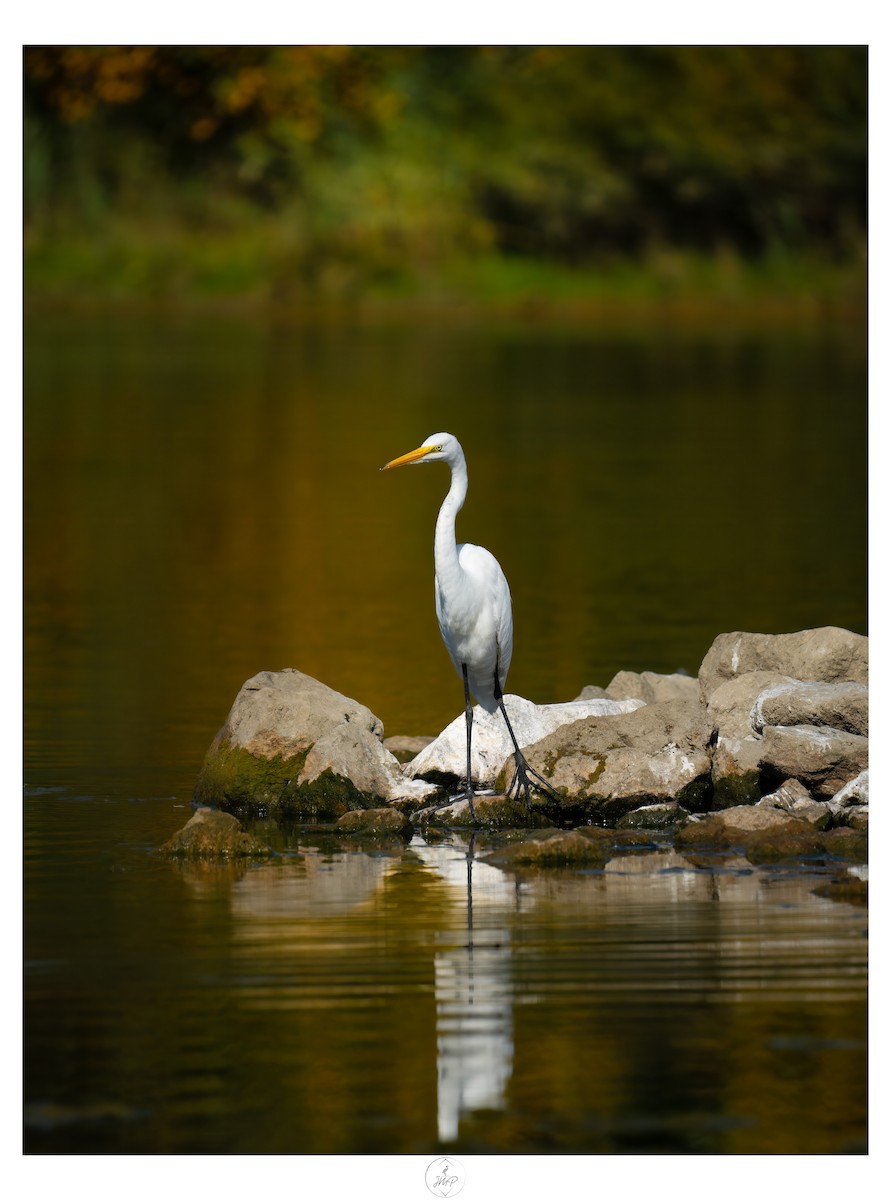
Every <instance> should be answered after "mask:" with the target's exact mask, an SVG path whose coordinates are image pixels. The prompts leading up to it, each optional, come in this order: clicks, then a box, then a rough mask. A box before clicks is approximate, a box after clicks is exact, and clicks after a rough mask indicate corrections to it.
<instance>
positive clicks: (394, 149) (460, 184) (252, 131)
mask: <svg viewBox="0 0 891 1200" xmlns="http://www.w3.org/2000/svg"><path fill="white" fill-rule="evenodd" d="M24 77H25V112H26V138H25V167H26V175H25V179H26V211H27V219H28V222H29V226H30V227H31V228H32V229H34V228H42V227H45V226H47V225H48V224H50V223H52V222H53V221H64V222H68V223H69V224H72V223H73V224H75V225H77V224H81V225H84V224H85V225H88V226H91V227H93V228H94V229H97V228H98V229H101V226H102V223H103V222H104V221H105V220H106V218H107V216H108V214H109V213H115V214H122V213H123V214H128V215H131V216H133V217H134V218H139V217H140V216H145V215H146V214H147V212H148V211H150V210H151V211H155V212H157V211H159V210H160V211H163V212H165V213H167V214H170V213H176V214H177V217H178V219H182V220H192V221H198V222H201V223H204V222H207V221H211V222H212V221H213V220H215V219H223V218H224V216H225V219H227V220H229V219H236V220H246V219H248V218H247V217H246V216H245V212H246V211H248V210H245V209H244V208H239V207H238V206H239V205H247V206H248V209H250V208H251V207H253V208H254V209H256V210H257V212H267V213H270V212H271V213H286V214H290V216H291V217H292V218H293V223H294V227H295V228H299V230H300V231H301V235H300V236H301V239H302V245H303V247H304V251H305V253H306V254H307V255H309V254H311V253H314V254H317V255H320V256H321V257H322V258H326V257H329V256H331V255H334V256H336V255H338V254H340V255H342V256H350V255H353V256H360V257H361V256H362V255H363V254H367V255H369V256H370V257H371V258H375V257H377V258H379V259H380V260H381V261H382V262H383V261H385V260H387V259H388V258H390V259H393V260H397V259H399V260H405V259H406V258H409V259H416V260H419V261H424V260H425V259H427V260H431V261H433V260H437V259H438V258H442V257H447V256H449V255H450V254H453V253H455V252H461V251H466V250H468V249H473V248H474V247H479V246H489V247H491V248H494V249H495V250H498V251H501V252H504V253H508V254H518V255H524V256H531V257H537V258H546V259H553V260H558V261H563V262H570V263H584V262H588V261H592V260H596V259H597V258H598V257H601V256H603V255H612V254H617V253H620V254H626V255H629V254H630V255H638V254H641V253H643V252H646V251H648V250H651V249H652V248H653V247H660V246H669V247H678V248H682V249H695V250H704V251H715V250H719V249H722V248H727V247H729V248H732V249H735V250H737V251H740V252H742V253H745V254H749V255H752V254H757V253H760V252H762V251H765V250H768V249H773V248H776V247H782V248H787V249H789V248H799V247H806V248H807V247H810V248H818V249H820V250H824V251H832V252H835V251H844V250H846V249H849V248H850V247H851V245H853V244H856V243H857V241H858V239H861V238H862V236H863V232H864V229H865V223H866V215H865V214H866V154H867V142H866V50H865V48H862V47H819V46H817V47H813V46H804V47H794V46H791V47H790V46H787V47H758V46H751V47H739V46H724V47H721V46H719V47H700V46H696V47H596V46H581V47H574V46H570V47H565V46H563V47H561V46H532V47H519V46H510V47H499V46H495V47H487V46H462V47H442V46H435V47H423V46H420V47H418V46H415V47H412V46H406V47H377V46H372V47H363V46H279V47H264V46H240V47H239V46H236V47H217V46H206V47H175V46H169V47H152V46H130V47H126V46H124V47H115V46H106V47H86V46H40V47H29V48H26V50H25V58H24ZM233 204H234V205H235V207H234V208H233V207H232V205H233ZM227 205H228V207H227ZM233 213H235V216H234V217H233V216H232V214H233ZM289 219H290V218H289Z"/></svg>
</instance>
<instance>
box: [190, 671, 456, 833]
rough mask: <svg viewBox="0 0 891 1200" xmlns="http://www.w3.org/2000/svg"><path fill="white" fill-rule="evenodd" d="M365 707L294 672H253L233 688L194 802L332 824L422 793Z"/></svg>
mask: <svg viewBox="0 0 891 1200" xmlns="http://www.w3.org/2000/svg"><path fill="white" fill-rule="evenodd" d="M382 737H383V725H382V724H381V722H380V720H379V719H378V717H376V716H375V715H374V713H372V712H371V711H370V709H368V708H366V707H365V706H364V705H363V704H359V703H358V702H357V701H355V700H352V699H350V698H349V697H348V696H343V695H341V694H340V693H339V692H335V691H334V690H333V689H332V688H329V687H327V686H326V685H325V684H324V683H320V682H319V681H318V680H317V679H313V678H312V677H311V676H309V675H304V674H303V673H302V672H300V671H295V670H292V669H287V670H283V671H261V672H260V673H259V674H258V675H254V676H253V678H251V679H249V680H248V681H247V682H246V683H245V684H244V685H243V686H242V688H241V690H240V692H239V693H238V695H237V696H236V698H235V702H234V704H233V705H232V709H231V711H230V712H229V715H228V717H227V718H226V721H225V723H224V725H223V727H222V728H221V729H220V731H219V732H218V733H217V735H216V737H215V738H214V740H213V743H212V745H211V747H210V749H209V750H208V752H207V755H206V757H205V760H204V764H203V766H202V768H201V773H200V775H199V777H198V782H197V784H196V787H195V799H196V801H197V802H199V803H201V804H212V805H216V806H217V807H219V808H223V809H227V810H230V811H241V810H248V811H258V810H264V811H270V812H275V811H278V812H285V813H289V814H292V815H294V816H296V817H297V818H298V819H302V820H311V821H332V820H336V819H337V818H338V817H340V816H342V815H343V814H344V813H345V812H348V811H349V810H350V809H355V808H376V807H379V806H380V804H381V801H385V802H386V801H396V800H403V799H406V798H412V799H414V800H417V801H422V800H424V799H425V798H426V797H427V796H428V795H430V794H431V793H432V792H433V791H434V789H433V788H432V787H430V786H429V785H427V784H424V783H420V782H413V781H411V780H408V779H406V778H405V776H404V775H403V774H402V770H401V768H400V766H399V763H398V762H397V760H396V759H395V758H394V756H393V755H392V754H391V753H390V752H389V751H388V750H385V749H384V746H383V744H382Z"/></svg>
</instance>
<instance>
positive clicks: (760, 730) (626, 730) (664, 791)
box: [195, 627, 869, 829]
mask: <svg viewBox="0 0 891 1200" xmlns="http://www.w3.org/2000/svg"><path fill="white" fill-rule="evenodd" d="M867 682H868V639H867V638H865V637H863V636H861V635H859V634H854V633H850V632H849V631H847V630H844V629H837V628H833V627H829V628H824V629H813V630H805V631H804V632H801V633H793V634H781V635H767V634H754V633H730V634H723V635H721V636H720V637H718V638H717V639H716V641H715V642H714V644H713V645H712V647H711V649H710V650H709V652H708V654H707V655H706V657H705V659H704V661H703V663H702V666H701V668H700V670H699V675H698V678H693V677H691V676H687V675H680V674H678V675H657V674H654V673H652V672H644V673H642V674H634V673H632V672H627V671H622V672H620V673H619V674H618V675H617V676H616V677H615V679H613V681H612V682H611V683H610V684H609V686H608V687H606V688H596V687H587V688H585V689H584V691H583V692H582V694H581V695H580V696H579V697H578V699H576V700H575V701H572V702H570V703H567V704H553V705H535V704H532V703H530V702H529V701H528V700H524V699H523V698H522V697H519V696H508V697H506V700H505V703H506V705H507V708H508V711H509V712H510V714H511V720H512V723H513V726H514V729H515V731H516V733H517V737H518V740H519V742H520V744H521V746H522V747H523V750H524V753H525V755H526V757H527V758H528V760H529V762H530V764H531V766H533V767H534V768H535V769H536V770H537V771H538V772H540V773H541V774H542V775H543V776H544V777H545V778H546V779H548V780H549V781H550V783H551V785H552V787H553V789H554V793H555V796H556V799H554V798H553V797H546V796H542V795H537V796H536V800H535V806H534V811H533V814H532V816H531V818H530V817H529V816H528V814H525V808H524V807H523V806H521V805H517V804H515V803H510V802H507V801H502V802H500V803H499V801H498V800H497V798H493V799H492V800H490V801H488V802H487V803H486V804H485V805H484V806H483V807H484V808H485V817H484V819H485V821H486V823H487V824H492V825H500V826H502V827H505V826H508V825H514V826H515V825H517V824H538V825H540V824H543V823H553V824H556V825H560V826H586V825H587V826H590V825H608V826H619V827H629V826H630V827H633V826H643V827H646V828H653V827H656V828H664V827H678V826H680V825H683V824H685V823H686V822H689V821H691V820H694V821H695V820H696V819H697V817H701V816H702V815H703V814H706V813H712V812H715V811H720V810H726V809H731V808H733V809H735V808H737V807H738V806H741V805H743V806H749V805H753V804H758V805H759V806H762V807H764V808H770V809H775V810H779V811H780V812H783V813H785V814H786V815H788V816H790V817H794V818H796V819H802V820H804V821H806V822H808V823H809V824H810V825H811V826H812V827H814V828H815V829H828V828H829V827H831V826H839V825H850V826H854V827H855V828H857V827H863V826H864V825H865V822H866V819H867V814H868V769H867V758H868V748H869V742H868V715H867V713H868V703H867ZM418 744H419V745H420V746H421V747H422V748H421V749H420V750H419V752H418V753H416V754H415V756H414V757H413V758H411V759H410V761H409V762H407V763H402V762H400V761H399V758H397V757H396V755H395V754H394V753H392V752H391V750H390V749H389V748H388V746H387V745H386V744H385V743H384V741H383V727H382V724H381V722H380V721H379V720H378V718H377V717H375V716H374V714H373V713H371V712H370V711H369V710H368V709H367V708H365V707H364V706H363V705H361V704H358V703H357V702H356V701H354V700H351V699H349V698H348V697H345V696H342V695H340V694H339V693H337V692H335V691H332V689H330V688H328V687H326V686H325V685H324V684H322V683H319V682H318V681H317V680H315V679H311V678H310V677H309V676H306V675H303V674H301V673H300V672H299V671H278V672H269V671H266V672H262V673H261V674H259V675H256V676H254V678H253V679H250V680H248V681H247V683H246V684H245V685H244V687H243V688H242V689H241V691H240V692H239V694H238V696H237V697H236V700H235V703H234V705H233V707H232V711H231V712H230V714H229V717H228V718H227V720H226V723H225V724H224V726H223V728H222V729H221V730H220V732H219V733H218V734H217V737H216V738H215V739H214V742H213V745H212V746H211V748H210V750H209V751H208V754H207V757H206V759H205V762H204V766H203V768H202V771H201V775H200V778H199V780H198V784H197V787H196V791H195V799H196V801H197V802H198V803H201V804H210V805H214V806H216V807H218V808H223V809H226V810H229V811H241V812H247V813H257V812H276V811H277V812H281V813H288V814H291V815H292V816H294V817H295V818H296V819H298V820H303V821H326V822H331V821H336V820H338V818H340V817H342V816H343V815H344V814H345V813H347V812H349V811H352V810H360V809H361V810H364V809H380V808H382V807H389V808H392V809H395V810H397V811H398V812H399V813H401V814H402V815H403V816H408V817H410V818H411V820H412V821H414V822H416V823H423V822H425V821H429V820H431V819H434V820H439V821H441V822H442V823H447V824H462V823H465V822H467V821H469V812H468V811H467V805H466V802H458V803H456V804H455V805H452V806H451V807H448V808H442V807H439V808H437V805H440V806H441V805H442V804H444V803H446V802H447V800H448V794H449V791H450V790H454V789H455V787H456V785H457V783H458V781H459V779H460V778H461V777H462V776H463V774H464V769H465V761H464V760H465V743H464V716H463V714H462V715H461V716H459V717H458V718H456V720H455V721H454V722H453V723H452V724H451V725H450V726H449V727H448V728H447V729H445V730H444V731H443V733H442V734H441V735H440V736H439V737H438V738H436V739H434V740H433V741H431V742H429V744H423V743H418ZM394 748H397V747H396V746H394ZM398 751H399V753H400V758H404V757H405V751H406V744H405V742H404V740H402V741H400V742H399V744H398ZM473 753H474V757H473V762H472V773H473V775H474V780H475V783H476V784H477V786H479V785H481V784H482V785H486V784H491V783H495V785H496V788H497V787H498V786H500V787H501V788H503V787H504V786H505V784H506V782H507V780H508V779H509V777H510V769H511V766H512V762H511V745H510V742H509V740H508V736H507V733H506V730H505V728H504V723H503V721H502V719H501V717H500V715H498V714H497V713H496V714H494V715H490V714H487V713H484V712H483V711H482V710H480V709H477V710H476V711H475V715H474V741H473ZM478 807H479V806H478ZM479 815H480V817H483V812H482V809H481V811H480V814H479Z"/></svg>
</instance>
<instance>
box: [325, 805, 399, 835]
mask: <svg viewBox="0 0 891 1200" xmlns="http://www.w3.org/2000/svg"><path fill="white" fill-rule="evenodd" d="M334 829H335V832H337V833H358V834H364V835H365V836H366V837H392V836H393V835H394V834H395V835H398V836H400V837H402V836H406V835H410V834H411V832H412V823H411V821H410V820H409V819H408V817H406V816H404V815H403V814H402V813H401V812H399V810H398V809H395V808H357V809H353V810H352V811H351V812H347V813H344V814H343V816H342V817H339V818H338V820H337V823H336V824H335V826H334Z"/></svg>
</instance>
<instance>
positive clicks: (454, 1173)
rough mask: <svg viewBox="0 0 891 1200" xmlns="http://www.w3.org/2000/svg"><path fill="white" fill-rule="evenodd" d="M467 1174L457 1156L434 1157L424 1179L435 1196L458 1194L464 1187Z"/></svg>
mask: <svg viewBox="0 0 891 1200" xmlns="http://www.w3.org/2000/svg"><path fill="white" fill-rule="evenodd" d="M466 1174H467V1172H466V1171H465V1170H464V1167H463V1166H462V1165H461V1163H459V1162H458V1160H457V1158H451V1157H446V1158H434V1160H433V1162H432V1163H431V1164H430V1166H429V1167H428V1168H427V1171H426V1174H425V1175H424V1180H425V1182H426V1184H427V1187H428V1189H429V1190H430V1191H431V1192H432V1193H433V1195H434V1196H457V1195H458V1193H459V1192H460V1191H461V1189H462V1188H463V1187H464V1179H465V1176H466Z"/></svg>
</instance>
